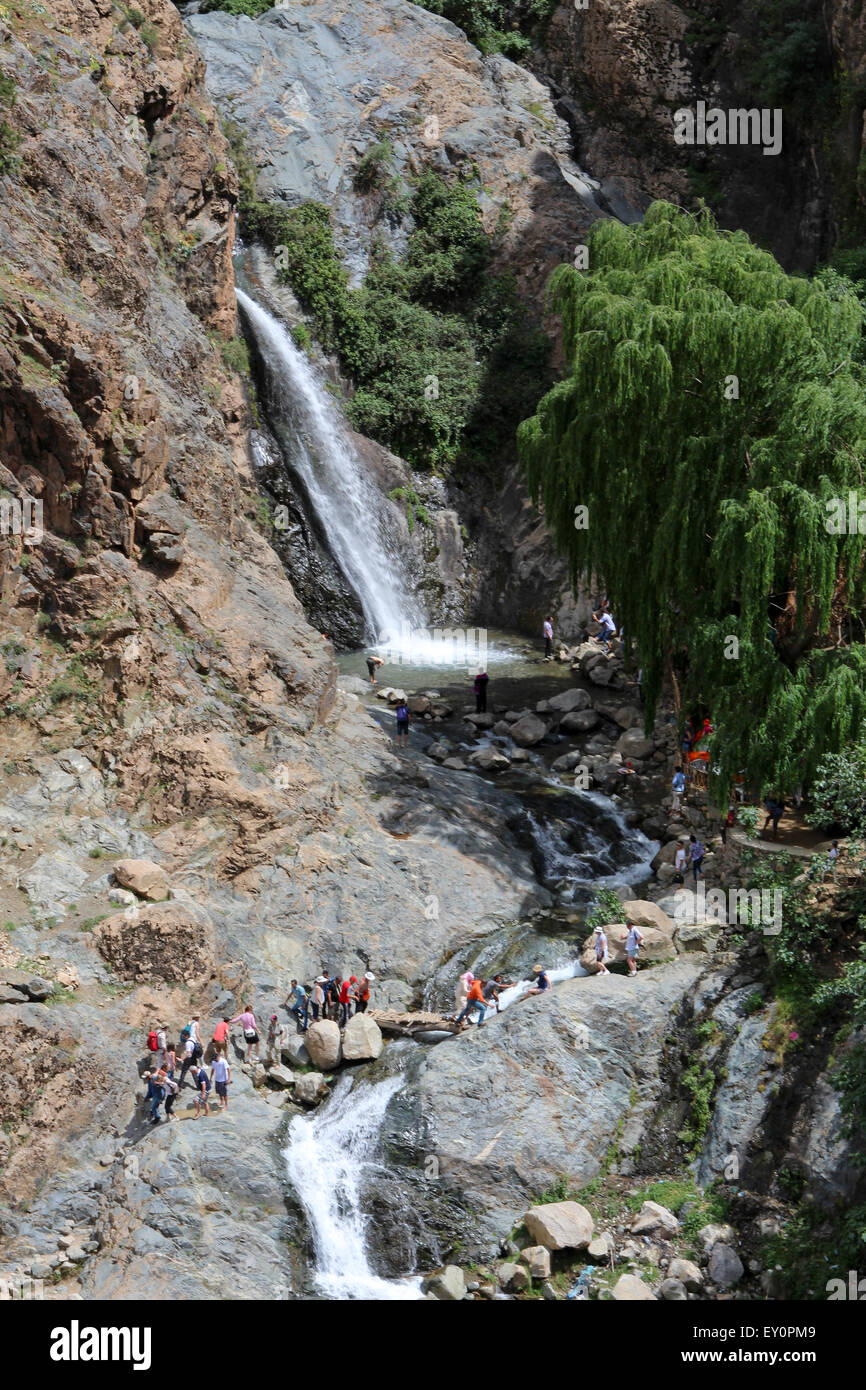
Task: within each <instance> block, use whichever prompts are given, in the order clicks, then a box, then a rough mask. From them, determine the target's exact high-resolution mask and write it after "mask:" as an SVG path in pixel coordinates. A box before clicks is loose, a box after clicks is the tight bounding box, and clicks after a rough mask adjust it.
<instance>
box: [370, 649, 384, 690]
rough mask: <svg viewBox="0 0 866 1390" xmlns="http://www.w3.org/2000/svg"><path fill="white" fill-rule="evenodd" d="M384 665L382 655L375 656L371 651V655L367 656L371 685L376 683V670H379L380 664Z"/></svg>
mask: <svg viewBox="0 0 866 1390" xmlns="http://www.w3.org/2000/svg"><path fill="white" fill-rule="evenodd" d="M384 665H385V663H384V661H383V660H382V658H381V656H373V654H372V652H371V653H370V655H369V656H368V657H367V674H368V675H369V677H370V684H371V685H375V684H376V672H377V671H378V669H379V667H380V666H384Z"/></svg>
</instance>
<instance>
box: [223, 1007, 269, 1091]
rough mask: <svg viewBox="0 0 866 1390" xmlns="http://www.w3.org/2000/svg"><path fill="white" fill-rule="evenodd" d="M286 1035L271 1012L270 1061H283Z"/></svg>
mask: <svg viewBox="0 0 866 1390" xmlns="http://www.w3.org/2000/svg"><path fill="white" fill-rule="evenodd" d="M284 1037H285V1029H284V1028H283V1025H282V1024H281V1023H280V1020H279V1019H278V1018H277V1016H276V1014H271V1017H270V1019H269V1021H268V1052H267V1057H268V1061H269V1062H280V1061H282V1056H283V1038H284ZM217 1095H219V1091H217Z"/></svg>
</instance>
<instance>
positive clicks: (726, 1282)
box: [707, 1240, 745, 1288]
mask: <svg viewBox="0 0 866 1390" xmlns="http://www.w3.org/2000/svg"><path fill="white" fill-rule="evenodd" d="M744 1272H745V1271H744V1269H743V1262H742V1260H741V1259H740V1257H739V1255H738V1254H737V1252H736V1250H733V1249H732V1248H731V1246H730V1245H726V1244H725V1243H724V1241H721V1240H720V1241H717V1242H716V1244H715V1245H714V1246H713V1248H712V1250H711V1251H710V1262H709V1264H708V1265H707V1274H708V1275H709V1277H710V1279H711V1280H712V1281H713V1283H714V1284H719V1285H721V1286H722V1287H723V1288H725V1287H729V1286H730V1285H731V1284H738V1283H739V1282H740V1280H741V1279H742V1277H743V1274H744Z"/></svg>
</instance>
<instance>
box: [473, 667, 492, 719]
mask: <svg viewBox="0 0 866 1390" xmlns="http://www.w3.org/2000/svg"><path fill="white" fill-rule="evenodd" d="M489 680H490V677H489V676H488V674H487V672H486V671H485V669H484V667H483V666H479V668H478V675H477V676H476V677H475V685H474V687H473V689H474V691H475V713H476V714H486V713H487V682H488V681H489Z"/></svg>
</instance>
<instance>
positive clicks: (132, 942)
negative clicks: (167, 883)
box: [93, 902, 214, 984]
mask: <svg viewBox="0 0 866 1390" xmlns="http://www.w3.org/2000/svg"><path fill="white" fill-rule="evenodd" d="M131 911H132V912H133V913H134V915H133V916H130V917H127V915H126V913H125V912H119V913H116V914H115V915H114V916H112V917H106V919H105V921H104V922H100V924H99V926H98V927H96V928H95V930H94V933H93V939H94V941H95V942H96V945H97V948H98V950H99V952H100V954H101V955H102V956H103V958H104V959H105V960H106V961H108V963H109V965H110V966H111V968H112V969H113V970H114V972H115V974H116V975H119V976H120V978H121V979H122V980H129V981H131V982H132V983H134V984H152V983H153V982H154V981H156V980H160V981H163V982H165V983H167V984H168V983H171V984H175V983H177V982H181V981H182V982H184V983H190V982H192V981H195V980H200V979H201V978H202V977H203V976H205V975H208V974H209V973H210V971H211V969H212V968H213V961H214V932H213V924H212V922H211V920H210V917H209V916H208V914H207V913H206V912H205V910H204V908H202V907H201V906H200V905H198V904H196V903H187V902H184V903H180V902H170V903H148V904H142V906H141V907H140V908H133V909H131Z"/></svg>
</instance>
